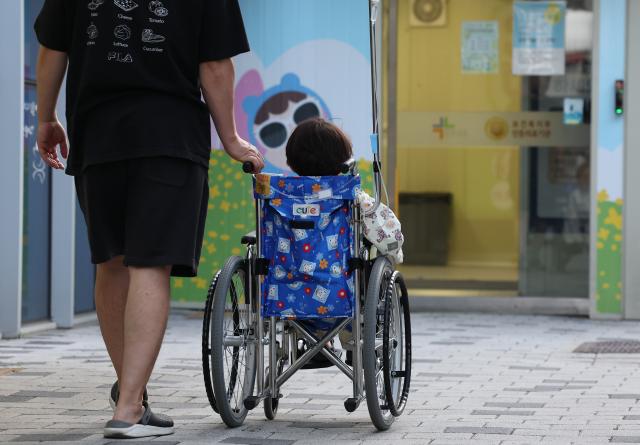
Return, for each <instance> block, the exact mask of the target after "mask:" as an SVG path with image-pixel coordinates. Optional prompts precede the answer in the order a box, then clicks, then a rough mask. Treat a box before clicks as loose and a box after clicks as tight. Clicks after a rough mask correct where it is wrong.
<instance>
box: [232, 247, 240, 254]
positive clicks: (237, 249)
mask: <svg viewBox="0 0 640 445" xmlns="http://www.w3.org/2000/svg"><path fill="white" fill-rule="evenodd" d="M240 253H241V251H240V248H239V247H234V248H233V249H231V254H232V255H240Z"/></svg>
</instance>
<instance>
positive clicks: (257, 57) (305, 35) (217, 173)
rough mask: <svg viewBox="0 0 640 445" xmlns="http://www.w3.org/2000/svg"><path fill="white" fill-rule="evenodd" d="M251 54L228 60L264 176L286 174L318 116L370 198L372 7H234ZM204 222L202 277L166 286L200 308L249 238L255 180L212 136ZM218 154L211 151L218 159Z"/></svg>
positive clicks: (278, 2)
mask: <svg viewBox="0 0 640 445" xmlns="http://www.w3.org/2000/svg"><path fill="white" fill-rule="evenodd" d="M240 6H241V8H242V13H243V17H244V20H245V27H246V30H247V34H248V36H249V42H250V44H251V52H250V53H248V54H243V55H240V56H238V57H236V58H235V59H234V64H235V67H236V88H235V118H236V125H237V127H238V131H239V133H240V135H241V136H242V137H243V138H245V139H247V140H249V141H251V143H252V144H254V145H255V146H256V147H258V149H259V150H260V151H261V152H262V153H263V155H264V157H265V160H266V169H265V171H266V172H268V173H276V174H291V171H290V169H289V167H288V166H287V163H286V155H285V146H286V142H287V140H288V139H289V136H290V134H291V132H292V131H293V129H294V128H295V126H296V125H297V124H298V123H300V122H301V121H303V120H305V119H307V118H310V117H323V118H325V119H327V120H330V121H332V122H333V123H335V124H336V125H338V126H339V127H341V128H342V129H343V130H344V131H345V132H346V133H347V134H348V135H349V137H350V138H351V141H352V143H353V148H354V155H355V158H356V159H357V160H358V163H359V167H360V172H361V174H362V176H363V186H364V187H365V188H368V189H371V188H372V187H371V183H372V175H371V163H370V161H371V158H372V155H371V149H370V139H369V135H370V133H371V109H372V108H371V107H372V105H371V74H370V73H371V71H370V56H369V51H370V47H369V30H368V23H369V22H368V20H369V2H368V1H367V0H357V1H349V2H345V1H343V0H324V1H322V2H318V1H316V0H270V1H269V2H255V1H254V0H240ZM212 141H213V142H212V144H213V147H214V151H213V152H212V156H211V161H210V170H209V186H210V197H209V215H208V218H207V226H206V231H205V239H204V244H203V251H202V256H201V260H200V270H199V275H198V277H195V278H176V279H173V281H172V296H173V299H174V300H177V301H183V302H199V301H203V300H204V298H205V296H206V292H207V289H208V287H209V282H210V280H211V278H212V276H213V275H214V273H215V272H216V271H217V270H218V269H219V268H220V267H222V265H223V263H224V261H225V260H226V258H227V257H228V256H230V255H243V254H244V249H243V247H242V246H241V245H240V238H241V237H242V235H244V234H245V233H247V232H249V231H251V230H253V229H254V228H255V227H254V226H255V225H254V222H253V221H254V208H253V205H254V204H253V199H252V191H251V178H250V176H249V175H246V174H243V173H242V170H241V167H240V165H239V164H238V163H236V162H234V161H232V160H231V159H230V158H228V157H227V156H226V155H225V153H224V152H222V151H221V150H219V148H220V147H221V144H220V140H219V138H218V137H217V135H216V134H215V132H214V134H212ZM216 149H217V150H216Z"/></svg>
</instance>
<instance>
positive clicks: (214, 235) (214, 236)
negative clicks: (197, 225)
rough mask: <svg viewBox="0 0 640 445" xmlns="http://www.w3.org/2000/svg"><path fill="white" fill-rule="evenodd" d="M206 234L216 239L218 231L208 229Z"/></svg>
mask: <svg viewBox="0 0 640 445" xmlns="http://www.w3.org/2000/svg"><path fill="white" fill-rule="evenodd" d="M207 235H209V238H213V239H216V238H217V237H218V232H216V231H215V230H210V231H209V232H208V233H207Z"/></svg>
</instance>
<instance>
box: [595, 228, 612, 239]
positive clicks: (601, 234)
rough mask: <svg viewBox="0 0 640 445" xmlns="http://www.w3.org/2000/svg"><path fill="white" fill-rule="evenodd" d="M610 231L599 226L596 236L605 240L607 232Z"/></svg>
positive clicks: (607, 235)
mask: <svg viewBox="0 0 640 445" xmlns="http://www.w3.org/2000/svg"><path fill="white" fill-rule="evenodd" d="M610 233H611V232H610V231H609V230H607V229H605V228H604V227H603V228H601V229H600V230H599V231H598V238H600V239H601V240H604V241H606V240H607V238H609V234H610Z"/></svg>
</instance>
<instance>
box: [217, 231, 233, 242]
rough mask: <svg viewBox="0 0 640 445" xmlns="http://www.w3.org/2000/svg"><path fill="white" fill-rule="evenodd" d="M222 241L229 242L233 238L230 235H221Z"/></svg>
mask: <svg viewBox="0 0 640 445" xmlns="http://www.w3.org/2000/svg"><path fill="white" fill-rule="evenodd" d="M220 239H221V240H222V241H229V239H231V237H230V236H229V235H227V234H226V233H224V234H222V235H220Z"/></svg>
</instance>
